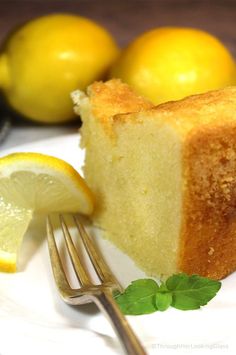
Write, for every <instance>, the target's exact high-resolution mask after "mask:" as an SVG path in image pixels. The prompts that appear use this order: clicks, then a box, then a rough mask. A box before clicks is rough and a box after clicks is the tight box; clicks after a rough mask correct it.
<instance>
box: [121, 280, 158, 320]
mask: <svg viewBox="0 0 236 355" xmlns="http://www.w3.org/2000/svg"><path fill="white" fill-rule="evenodd" d="M158 289H159V286H158V284H157V283H156V282H155V281H154V280H152V279H140V280H136V281H133V282H132V283H131V285H129V286H128V287H127V288H126V290H125V291H124V293H122V294H120V295H118V296H117V297H116V298H115V300H116V302H117V303H118V305H119V306H120V309H121V310H122V312H123V313H124V314H127V315H140V314H148V313H153V312H155V311H156V310H157V308H156V302H155V296H156V293H157V291H158Z"/></svg>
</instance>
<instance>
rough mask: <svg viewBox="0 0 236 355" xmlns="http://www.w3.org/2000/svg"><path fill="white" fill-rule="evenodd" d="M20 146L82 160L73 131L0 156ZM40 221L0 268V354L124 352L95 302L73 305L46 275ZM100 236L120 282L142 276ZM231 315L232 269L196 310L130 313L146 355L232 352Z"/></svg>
mask: <svg viewBox="0 0 236 355" xmlns="http://www.w3.org/2000/svg"><path fill="white" fill-rule="evenodd" d="M17 151H32V152H41V153H46V154H51V155H54V156H57V157H60V158H62V159H65V160H66V161H68V162H69V163H71V164H72V165H73V166H74V167H75V168H77V169H78V170H79V171H80V168H81V166H82V164H83V159H84V154H83V152H82V151H81V150H80V149H79V139H78V135H69V136H63V137H58V138H53V139H48V140H45V141H41V142H38V143H34V144H27V145H24V146H19V147H15V148H14V149H11V150H7V151H4V152H1V154H0V155H5V154H7V153H11V152H17ZM35 223H36V222H35ZM37 223H38V225H37V226H36V225H34V226H32V227H31V228H30V230H29V231H28V234H27V236H26V238H25V241H24V243H23V246H22V253H21V271H20V272H18V273H16V274H4V273H0V355H16V354H24V355H31V354H34V355H37V354H50V355H54V354H55V355H65V354H68V352H69V351H72V352H73V353H74V354H75V353H77V354H79V353H80V354H103V355H106V354H122V351H121V348H120V345H119V342H118V341H117V340H116V337H115V335H114V333H113V331H112V329H111V328H110V326H109V324H108V323H107V321H106V320H105V318H104V317H103V316H102V315H101V314H100V313H99V312H98V311H97V310H96V308H95V306H93V305H87V306H83V307H81V306H80V307H78V308H76V309H75V308H72V307H70V306H67V305H65V304H64V303H63V301H61V299H60V297H59V295H58V293H57V290H56V288H55V285H54V281H53V278H52V274H51V267H50V264H49V257H48V251H47V245H46V243H45V239H44V237H45V230H44V225H42V223H41V221H38V222H37ZM98 243H99V246H100V249H101V250H102V253H103V255H104V256H105V258H106V260H107V263H108V264H109V265H110V267H111V268H112V270H113V272H114V273H115V274H116V276H117V278H118V279H119V280H120V281H121V283H123V285H127V284H128V283H129V282H130V281H131V280H133V279H136V278H140V277H144V276H145V275H144V274H143V273H142V272H141V271H140V270H139V269H138V268H137V267H136V266H135V265H134V264H133V262H132V261H131V260H130V259H129V258H128V257H127V256H125V255H124V254H122V253H121V252H120V251H118V250H117V249H116V248H115V247H114V246H113V245H111V244H110V243H108V242H107V241H105V240H103V239H101V238H98ZM235 319H236V273H234V274H233V275H231V276H229V277H227V278H226V279H225V280H224V281H223V285H222V289H221V290H220V292H219V294H218V295H217V297H216V298H215V299H214V300H212V301H211V302H210V303H209V305H207V306H206V307H204V308H202V309H201V310H196V311H188V312H183V311H178V310H175V309H169V310H167V311H166V312H156V313H154V314H151V315H146V316H139V317H129V320H130V322H131V324H132V326H133V327H134V329H135V331H136V333H137V334H138V335H139V337H140V338H141V340H142V342H143V344H144V345H145V347H146V349H147V350H148V352H149V353H150V354H175V355H176V354H204V355H207V354H213V355H216V354H235V352H236V339H235ZM69 349H70V350H69Z"/></svg>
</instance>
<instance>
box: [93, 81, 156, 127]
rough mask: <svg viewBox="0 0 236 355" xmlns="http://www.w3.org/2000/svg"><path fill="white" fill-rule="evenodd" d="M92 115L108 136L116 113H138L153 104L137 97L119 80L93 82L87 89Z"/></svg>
mask: <svg viewBox="0 0 236 355" xmlns="http://www.w3.org/2000/svg"><path fill="white" fill-rule="evenodd" d="M87 94H88V96H89V98H90V102H91V107H92V114H93V116H94V117H95V118H96V119H98V120H99V121H100V123H101V124H102V126H103V128H104V130H105V131H106V132H107V133H108V134H110V133H111V126H112V123H113V119H114V117H116V115H117V113H119V114H122V113H128V112H132V113H134V112H139V111H144V110H148V109H150V108H151V107H153V104H152V103H151V102H149V101H148V100H146V99H145V98H143V97H142V96H139V95H137V94H136V93H135V92H134V91H133V90H131V88H130V87H129V86H128V85H127V84H125V83H122V82H121V80H119V79H112V80H109V81H107V82H105V83H104V82H99V81H97V82H94V83H93V84H92V85H90V86H89V87H88V90H87Z"/></svg>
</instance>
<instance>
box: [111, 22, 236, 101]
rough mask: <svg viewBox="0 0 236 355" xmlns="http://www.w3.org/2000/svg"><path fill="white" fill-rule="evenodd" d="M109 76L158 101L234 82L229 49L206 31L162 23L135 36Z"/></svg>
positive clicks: (235, 75) (233, 64) (235, 72)
mask: <svg viewBox="0 0 236 355" xmlns="http://www.w3.org/2000/svg"><path fill="white" fill-rule="evenodd" d="M111 77H117V78H121V79H122V80H123V81H124V82H126V83H128V84H130V85H131V86H132V87H133V88H134V89H135V90H136V91H137V92H138V93H139V94H141V95H143V96H146V97H147V98H149V99H150V100H151V101H152V102H153V103H155V104H159V103H162V102H165V101H169V100H177V99H180V98H183V97H185V96H187V95H191V94H196V93H202V92H206V91H209V90H213V89H218V88H221V87H225V86H228V85H236V66H235V61H234V59H233V58H232V56H231V55H230V53H229V51H228V50H227V49H226V48H225V47H224V46H223V44H222V43H221V42H220V41H219V40H218V39H217V38H215V37H213V36H212V35H210V34H209V33H206V32H204V31H200V30H197V29H191V28H178V27H163V28H157V29H154V30H152V31H150V32H146V33H144V34H142V35H141V36H140V37H138V38H137V39H136V40H134V41H133V42H132V43H131V44H130V45H129V46H128V47H127V48H126V49H125V50H124V51H123V52H122V53H121V55H120V57H119V58H118V60H117V61H116V63H115V64H114V66H113V68H112V71H111Z"/></svg>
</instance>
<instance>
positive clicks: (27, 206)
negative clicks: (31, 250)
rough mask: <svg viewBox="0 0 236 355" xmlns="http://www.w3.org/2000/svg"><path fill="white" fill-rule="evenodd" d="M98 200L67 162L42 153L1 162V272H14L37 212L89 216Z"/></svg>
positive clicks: (16, 156)
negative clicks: (20, 250) (28, 230)
mask: <svg viewBox="0 0 236 355" xmlns="http://www.w3.org/2000/svg"><path fill="white" fill-rule="evenodd" d="M93 206H94V200H93V196H92V193H91V191H90V190H89V188H88V187H87V185H86V183H85V181H84V180H83V178H82V177H81V176H80V175H79V173H78V172H77V171H76V170H75V169H74V168H73V167H72V166H71V165H69V164H68V163H66V162H65V161H63V160H61V159H58V158H54V157H51V156H47V155H43V154H38V153H15V154H10V155H7V156H5V157H3V158H1V159H0V271H7V272H14V271H16V269H17V256H18V251H19V247H20V245H21V242H22V239H23V236H24V234H25V232H26V230H27V228H28V226H29V223H30V221H31V219H32V218H33V215H34V213H38V214H45V215H46V214H48V213H54V212H79V213H82V214H85V215H89V214H91V213H92V211H93Z"/></svg>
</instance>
